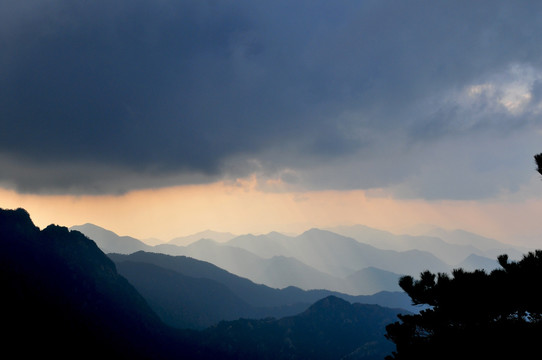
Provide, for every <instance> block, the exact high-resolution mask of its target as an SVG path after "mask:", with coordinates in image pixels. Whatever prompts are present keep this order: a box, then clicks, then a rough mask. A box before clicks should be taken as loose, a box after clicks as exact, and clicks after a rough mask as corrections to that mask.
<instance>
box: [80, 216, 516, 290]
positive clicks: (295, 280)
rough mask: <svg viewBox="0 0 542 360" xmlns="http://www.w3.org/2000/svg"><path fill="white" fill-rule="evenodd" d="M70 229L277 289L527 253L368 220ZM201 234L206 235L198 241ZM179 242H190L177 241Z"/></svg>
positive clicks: (484, 264) (329, 286)
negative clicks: (254, 227)
mask: <svg viewBox="0 0 542 360" xmlns="http://www.w3.org/2000/svg"><path fill="white" fill-rule="evenodd" d="M71 229H74V230H79V231H81V232H83V233H84V234H86V235H87V236H89V237H91V238H93V239H95V241H96V243H97V244H98V246H99V247H100V248H101V249H102V250H103V251H104V252H106V253H119V254H131V253H134V252H136V251H141V250H143V251H146V252H156V253H163V254H169V255H176V256H179V255H183V256H189V257H193V258H195V259H199V260H203V261H207V262H210V263H213V264H215V265H217V266H218V267H220V268H223V269H225V270H227V271H229V272H231V273H232V274H236V275H238V276H241V277H244V278H247V279H250V280H252V281H253V282H255V283H259V284H264V285H267V286H269V287H273V288H279V289H282V288H286V287H289V286H294V287H298V288H300V289H303V290H312V289H325V290H330V291H335V292H340V293H346V294H350V295H371V294H375V293H377V292H380V291H389V292H396V291H400V289H399V287H398V285H397V280H398V279H399V278H400V276H402V275H412V276H416V275H417V274H419V273H420V272H422V271H425V270H427V269H432V270H433V271H436V272H449V271H451V270H452V269H453V268H459V267H461V268H465V269H485V270H488V271H490V270H492V269H494V268H496V267H498V264H497V263H496V261H495V260H493V259H495V258H496V255H495V254H501V253H504V252H506V253H509V254H512V255H511V258H514V256H519V255H518V254H521V253H522V251H523V250H519V249H513V248H512V247H511V245H508V244H503V243H500V242H498V241H496V240H493V239H488V238H484V237H481V236H479V235H476V234H472V233H468V232H465V231H454V232H446V231H444V230H438V229H434V230H433V234H432V235H423V236H411V235H395V234H392V233H389V232H385V231H381V230H377V229H372V228H369V227H366V226H362V225H356V226H350V227H337V228H333V229H332V230H333V231H329V230H320V229H311V230H309V231H306V232H305V233H303V234H301V235H299V236H288V235H284V234H280V233H277V232H271V233H268V234H265V235H251V234H245V235H240V236H234V235H233V234H229V233H217V232H213V231H210V230H208V231H205V232H202V233H198V234H194V235H191V236H189V237H184V238H178V239H174V240H172V241H170V242H168V243H164V244H159V245H155V246H150V245H147V244H145V243H144V242H142V241H140V240H138V239H135V238H131V237H127V236H118V235H116V234H115V233H113V232H111V231H108V230H105V229H102V228H100V227H98V226H96V225H92V224H85V225H81V226H74V227H72V228H71ZM436 234H440V235H442V236H443V237H446V239H448V240H449V241H450V242H447V241H444V240H443V239H441V238H440V237H437V236H435V235H436ZM198 236H204V238H201V239H199V240H196V239H197V237H198ZM209 237H214V238H215V239H216V240H213V239H211V238H209ZM217 240H218V241H217ZM176 242H177V243H179V244H180V243H189V244H188V245H186V246H179V245H175V243H176ZM514 254H516V255H514Z"/></svg>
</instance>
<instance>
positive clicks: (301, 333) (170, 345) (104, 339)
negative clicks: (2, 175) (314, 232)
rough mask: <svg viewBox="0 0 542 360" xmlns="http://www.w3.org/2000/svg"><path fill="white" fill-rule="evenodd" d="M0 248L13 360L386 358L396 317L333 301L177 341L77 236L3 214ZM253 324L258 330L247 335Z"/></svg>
mask: <svg viewBox="0 0 542 360" xmlns="http://www.w3.org/2000/svg"><path fill="white" fill-rule="evenodd" d="M0 247H1V250H2V251H1V252H0V281H2V286H3V288H2V295H3V296H2V300H1V301H2V309H3V310H4V315H3V318H2V320H3V321H2V329H3V330H4V332H3V333H4V335H3V344H4V347H3V349H2V350H3V351H4V352H5V353H10V354H13V356H14V357H18V358H27V357H30V356H35V355H36V353H38V354H39V356H44V357H45V356H54V357H55V358H61V359H65V358H66V359H67V358H74V357H96V358H98V357H99V358H103V357H107V358H119V359H234V358H240V357H245V358H262V359H266V358H268V359H271V358H273V359H279V358H285V359H286V358H287V359H309V358H317V355H318V356H319V358H322V359H324V358H325V359H339V358H341V357H344V356H346V355H348V354H351V355H353V353H355V354H356V355H357V356H358V355H359V356H358V358H361V359H367V358H369V357H367V356H362V355H370V354H373V353H383V352H387V353H389V351H388V350H389V346H390V343H388V342H387V340H385V338H383V334H384V327H385V324H387V323H389V322H392V321H393V320H395V315H396V314H397V311H396V310H390V309H384V308H381V307H379V306H369V307H367V306H361V305H357V304H354V305H352V304H350V303H348V302H345V301H342V300H337V299H335V298H327V299H325V300H324V302H320V303H317V304H315V305H314V306H313V307H312V308H310V309H309V310H308V311H306V312H304V313H302V314H300V315H296V316H292V317H289V318H283V319H280V320H271V319H268V320H236V321H232V322H227V323H224V322H223V323H220V325H218V326H216V327H213V328H209V329H207V330H205V331H204V332H196V331H187V330H183V331H181V330H178V329H174V328H172V327H169V326H167V325H165V324H164V323H163V322H162V321H161V320H160V318H159V317H158V316H157V315H156V313H155V312H154V311H153V310H152V309H151V308H150V306H149V305H148V302H147V300H146V299H145V298H144V297H143V296H142V295H141V294H140V293H139V292H138V291H137V290H136V289H135V288H134V287H133V286H132V285H131V284H130V283H129V282H128V281H127V280H126V279H125V278H124V277H123V276H121V275H119V274H118V273H117V270H116V266H115V264H114V263H113V262H112V261H111V260H110V259H109V258H108V257H107V256H106V255H105V254H104V253H103V252H102V251H101V250H100V249H99V248H98V247H97V246H96V244H95V243H94V242H93V241H92V240H90V239H88V238H87V237H85V236H84V235H83V234H81V233H79V232H77V231H69V230H68V229H67V228H65V227H60V226H55V225H50V226H49V227H47V228H46V229H44V230H40V229H39V228H37V227H36V226H34V224H33V223H32V221H31V219H30V216H29V215H28V213H27V212H26V211H25V210H22V209H18V210H15V211H13V210H2V209H0ZM326 304H328V305H326ZM181 310H182V309H181ZM249 323H252V324H262V325H261V326H259V325H258V326H256V327H255V328H253V329H252V330H251V329H250V328H251V326H248V327H247V325H246V324H249ZM265 324H271V328H268V327H267V325H265ZM260 328H261V329H263V333H262V332H261V331H260V330H259V329H260ZM238 329H242V331H241V332H240V331H238ZM262 334H264V335H265V336H262ZM267 336H269V337H267ZM276 344H282V345H281V346H275V345H276ZM365 350H367V351H365ZM380 358H381V356H380Z"/></svg>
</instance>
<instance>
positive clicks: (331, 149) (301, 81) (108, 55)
mask: <svg viewBox="0 0 542 360" xmlns="http://www.w3.org/2000/svg"><path fill="white" fill-rule="evenodd" d="M540 14H541V8H540V6H539V5H537V4H536V3H535V2H525V3H523V2H517V1H516V2H511V1H510V2H499V1H488V2H482V1H480V2H457V1H450V2H438V3H437V2H431V1H410V2H405V1H364V2H360V1H337V2H328V1H272V2H271V1H270V2H267V1H260V2H255V1H235V2H223V1H195V0H194V1H189V0H185V1H173V0H171V1H170V0H161V1H145V0H138V1H134V0H131V1H128V0H121V1H113V2H111V1H101V0H98V1H79V2H73V1H67V0H56V1H55V0H50V1H24V2H21V1H4V2H3V3H2V4H0V23H1V25H0V30H1V31H0V41H1V43H2V50H1V54H0V165H2V168H3V169H2V171H1V173H0V183H3V184H6V185H7V186H12V187H15V188H17V189H19V190H20V191H28V192H60V193H62V192H71V193H102V192H105V193H109V192H122V191H127V190H130V189H133V188H142V187H156V186H167V185H172V184H176V183H193V182H205V181H213V180H216V179H220V178H223V177H233V178H235V177H237V176H246V175H248V174H249V173H251V172H254V171H260V172H263V173H265V174H267V175H268V176H273V174H277V173H280V171H281V169H293V170H292V171H293V172H295V173H296V174H297V175H296V177H295V178H296V179H298V180H299V179H303V181H302V182H301V183H300V184H301V185H303V186H306V187H309V188H311V187H314V188H369V187H375V186H387V185H393V184H396V183H398V182H400V181H403V180H405V179H408V178H409V176H410V175H411V174H410V173H409V169H410V168H412V169H414V170H412V171H417V170H416V169H417V167H419V166H420V165H419V164H417V163H416V156H417V155H416V154H417V152H416V151H412V152H411V153H409V151H408V149H410V148H412V147H414V148H417V147H418V146H419V144H420V143H423V144H425V143H430V142H436V141H438V139H441V138H447V137H450V136H454V137H461V136H463V135H464V134H466V133H469V134H472V133H473V132H476V133H481V134H484V133H485V132H486V131H487V130H488V129H491V131H495V132H497V133H499V132H500V133H506V132H508V131H515V130H516V129H523V128H525V127H528V126H531V125H532V123H533V120H532V118H533V115H532V111H531V112H529V111H524V112H523V113H522V114H520V115H517V114H511V113H509V112H507V111H506V109H504V110H503V109H497V110H495V109H493V108H491V106H493V105H491V106H490V105H487V106H486V107H484V108H483V109H482V110H484V111H480V109H479V108H476V106H478V107H479V106H480V105H479V103H480V101H481V100H480V99H478V100H479V101H478V102H477V103H476V104H477V105H476V106H474V105H469V104H467V105H465V104H464V103H462V102H460V101H459V102H457V101H455V98H454V99H452V100H451V101H450V100H449V98H450V97H453V96H459V95H458V94H460V93H461V91H463V90H464V89H465V88H467V87H469V86H475V85H477V84H482V83H484V82H492V81H493V82H495V81H497V80H502V79H501V78H499V77H498V74H501V73H506V72H510V68H511V67H512V66H515V65H518V66H522V67H527V68H529V69H532V70H533V71H534V72H535V73H537V72H539V71H540V69H541V65H542V64H540V61H541V59H542V56H541V55H542V51H541V50H542V44H540V42H539V41H538V39H537V34H540V33H542V32H541V30H542V24H541V23H540V22H539V21H538V19H539V16H540ZM505 80H506V79H504V80H502V81H505ZM510 81H511V80H510ZM505 82H506V81H505ZM532 88H533V96H532V98H533V99H534V98H538V97H539V95H537V94H538V92H539V91H538V90H537V91H535V90H536V89H538V88H539V85H538V83H536V84H535V83H533V84H532ZM484 94H485V95H486V96H487V97H488V99H489V100H488V102H489V103H490V104H493V103H494V102H495V101H496V99H497V96H498V94H497V95H495V93H487V94H486V93H484ZM484 94H483V95H484ZM490 108H491V109H490ZM488 109H489V110H488ZM492 109H493V110H492ZM465 118H467V119H470V120H469V121H465V120H464V119H465ZM496 118H499V119H500V120H499V126H496V125H495V123H496V122H495V119H496ZM391 142H393V145H391V144H390V143H391ZM409 154H410V155H409ZM409 156H410V157H409ZM394 157H395V158H396V160H394V161H397V165H394V164H393V160H388V162H387V164H383V163H382V160H383V159H392V158H394ZM255 163H256V164H257V166H255V165H254V164H255ZM404 164H408V166H406V165H404ZM346 166H348V169H347V168H346ZM356 167H357V168H362V169H363V171H353V170H352V169H354V168H356ZM393 167H400V168H401V169H402V173H401V174H400V175H399V176H398V175H397V174H394V171H392V170H391V169H392V168H393ZM322 169H326V171H327V172H326V173H324V171H323V170H322ZM338 173H339V174H338ZM340 173H342V174H343V175H340ZM337 174H338V175H337ZM337 179H339V180H337ZM298 183H299V181H298ZM298 185H299V184H298ZM420 194H421V195H423V191H422V190H420ZM449 196H450V197H454V196H455V195H449ZM437 197H438V196H437Z"/></svg>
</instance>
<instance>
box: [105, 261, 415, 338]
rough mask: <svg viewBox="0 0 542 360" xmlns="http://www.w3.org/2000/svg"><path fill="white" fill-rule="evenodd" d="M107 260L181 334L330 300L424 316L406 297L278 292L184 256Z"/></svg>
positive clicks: (282, 313)
mask: <svg viewBox="0 0 542 360" xmlns="http://www.w3.org/2000/svg"><path fill="white" fill-rule="evenodd" d="M109 257H110V258H111V259H112V260H113V261H114V262H115V263H116V265H117V269H118V271H119V273H120V274H122V275H123V276H125V277H126V278H127V279H128V280H129V281H130V283H132V284H133V285H134V286H135V288H136V289H137V290H138V291H139V292H140V293H141V294H143V295H144V296H145V298H146V299H147V300H148V301H149V304H150V305H151V307H152V308H153V309H154V310H155V312H156V313H157V314H159V315H160V317H161V318H162V320H163V321H164V322H166V323H167V324H170V325H172V326H175V327H180V328H194V329H201V328H205V327H208V326H211V325H214V324H216V323H217V322H218V321H219V320H232V319H237V318H240V317H245V318H267V317H283V316H291V315H295V314H297V313H299V312H301V311H303V310H304V309H306V308H307V307H309V306H310V305H311V304H312V303H314V302H315V301H318V300H319V299H322V298H324V297H327V296H336V297H339V298H342V299H344V300H346V301H349V302H359V303H366V304H378V305H381V306H386V307H390V308H402V309H405V310H408V311H411V312H417V311H419V310H420V308H419V307H414V306H412V305H411V304H410V300H409V298H408V297H406V296H405V294H404V293H403V292H389V293H378V294H376V295H371V296H369V295H367V296H352V295H347V294H343V293H338V292H333V291H329V290H310V291H305V290H301V289H299V288H295V287H288V288H284V289H275V288H270V287H268V286H265V285H261V284H256V283H254V282H252V281H250V280H248V279H245V278H241V277H239V276H237V275H234V274H231V273H229V272H227V271H225V270H223V269H221V268H218V267H217V266H215V265H213V264H211V263H207V262H203V261H200V260H196V259H193V258H189V257H185V256H171V255H165V254H159V253H147V252H143V251H139V252H137V253H133V254H131V255H121V254H109ZM179 309H183V310H182V311H180V310H179Z"/></svg>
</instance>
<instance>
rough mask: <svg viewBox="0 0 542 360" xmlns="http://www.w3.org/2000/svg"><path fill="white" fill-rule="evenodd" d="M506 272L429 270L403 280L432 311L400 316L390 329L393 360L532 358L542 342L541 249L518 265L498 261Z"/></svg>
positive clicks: (503, 257) (411, 293)
mask: <svg viewBox="0 0 542 360" xmlns="http://www.w3.org/2000/svg"><path fill="white" fill-rule="evenodd" d="M498 261H499V264H500V265H501V266H502V269H497V270H494V271H492V272H491V273H490V274H487V273H486V272H484V271H483V270H476V271H474V272H466V271H464V270H461V269H457V270H454V271H453V272H452V276H449V275H447V274H442V273H439V274H433V273H431V272H429V271H426V272H424V273H422V274H421V276H420V279H419V280H414V279H413V278H412V277H410V276H405V277H402V278H401V279H400V282H399V284H400V286H401V287H402V288H403V289H404V290H405V292H407V293H408V295H409V296H410V297H411V299H412V302H413V303H414V304H427V305H429V306H430V308H429V309H427V310H424V311H421V312H420V313H419V314H416V315H400V316H399V318H400V320H401V322H396V323H393V324H390V325H388V326H387V328H386V330H387V335H386V336H387V338H388V339H390V340H392V341H393V342H394V343H395V344H396V347H397V351H396V352H395V353H394V354H393V355H392V356H389V357H388V359H442V358H458V359H490V358H493V359H502V358H508V359H510V358H530V357H531V356H534V354H536V353H538V352H539V349H538V347H539V345H538V342H539V341H540V339H541V337H542V321H541V320H542V292H541V291H540V284H541V283H542V250H537V251H535V252H530V253H528V254H527V255H525V256H524V257H523V259H522V260H521V261H519V262H509V261H508V257H507V256H506V255H501V256H500V257H499V258H498Z"/></svg>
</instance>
